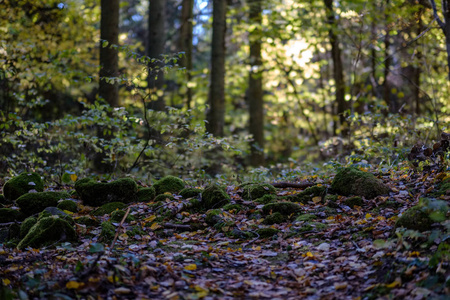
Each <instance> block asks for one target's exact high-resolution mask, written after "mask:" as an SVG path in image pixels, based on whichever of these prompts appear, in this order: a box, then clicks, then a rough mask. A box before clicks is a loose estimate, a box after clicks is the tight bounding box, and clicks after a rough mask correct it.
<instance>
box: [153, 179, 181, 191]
mask: <svg viewBox="0 0 450 300" xmlns="http://www.w3.org/2000/svg"><path fill="white" fill-rule="evenodd" d="M185 185H186V183H185V182H184V181H183V180H182V179H180V178H178V177H175V176H171V175H169V176H165V177H163V178H161V179H160V180H158V181H157V182H155V184H154V185H153V187H154V188H155V191H156V195H160V194H164V193H167V192H169V193H178V192H180V191H181V190H182V189H184V186H185Z"/></svg>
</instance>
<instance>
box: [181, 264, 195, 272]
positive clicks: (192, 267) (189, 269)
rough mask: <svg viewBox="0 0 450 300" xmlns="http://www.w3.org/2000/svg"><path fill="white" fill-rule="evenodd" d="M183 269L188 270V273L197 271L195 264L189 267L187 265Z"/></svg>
mask: <svg viewBox="0 0 450 300" xmlns="http://www.w3.org/2000/svg"><path fill="white" fill-rule="evenodd" d="M184 269H185V270H188V271H194V270H197V265H196V264H190V265H187V266H186V267H184Z"/></svg>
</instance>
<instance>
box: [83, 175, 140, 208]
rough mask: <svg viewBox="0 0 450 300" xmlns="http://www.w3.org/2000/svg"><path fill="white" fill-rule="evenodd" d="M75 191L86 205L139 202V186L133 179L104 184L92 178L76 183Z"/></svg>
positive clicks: (122, 179)
mask: <svg viewBox="0 0 450 300" xmlns="http://www.w3.org/2000/svg"><path fill="white" fill-rule="evenodd" d="M75 190H76V191H77V194H78V196H79V197H80V198H81V199H82V200H83V204H84V205H90V206H100V205H103V204H105V203H110V202H123V203H130V202H133V201H136V200H137V194H138V186H137V184H136V182H135V181H134V180H133V179H131V178H121V179H118V180H116V181H112V182H108V183H103V182H96V181H94V180H93V179H90V178H83V179H81V180H78V181H77V182H75Z"/></svg>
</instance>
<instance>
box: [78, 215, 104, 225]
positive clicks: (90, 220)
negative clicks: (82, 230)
mask: <svg viewBox="0 0 450 300" xmlns="http://www.w3.org/2000/svg"><path fill="white" fill-rule="evenodd" d="M74 221H75V223H77V224H81V225H85V226H98V225H100V222H99V221H98V220H97V219H96V218H94V217H92V216H82V217H79V218H76V219H74Z"/></svg>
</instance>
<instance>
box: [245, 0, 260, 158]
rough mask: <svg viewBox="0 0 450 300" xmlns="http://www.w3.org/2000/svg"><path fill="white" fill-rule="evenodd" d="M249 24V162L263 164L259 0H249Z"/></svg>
mask: <svg viewBox="0 0 450 300" xmlns="http://www.w3.org/2000/svg"><path fill="white" fill-rule="evenodd" d="M249 6H250V15H249V17H250V24H253V25H255V29H253V30H252V31H251V32H249V37H248V38H249V42H250V66H251V68H250V76H249V84H248V103H249V115H250V127H249V132H250V134H251V135H252V136H253V141H252V142H251V144H250V153H251V154H250V163H251V165H252V166H255V167H256V166H261V165H264V111H263V109H264V107H263V106H264V102H263V89H262V70H261V67H262V58H261V34H262V31H261V25H262V24H261V18H262V17H261V14H262V3H261V0H251V1H249Z"/></svg>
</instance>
